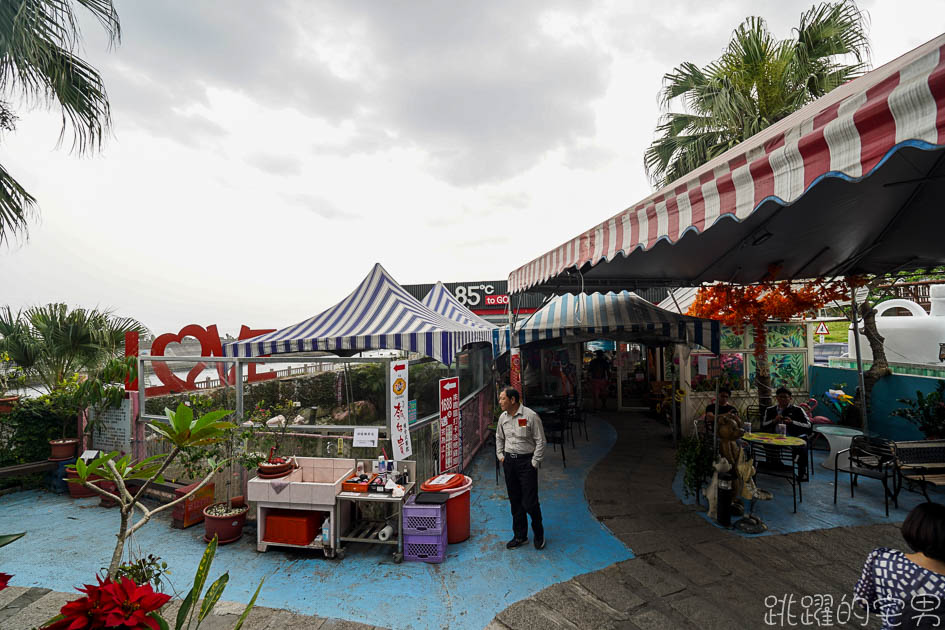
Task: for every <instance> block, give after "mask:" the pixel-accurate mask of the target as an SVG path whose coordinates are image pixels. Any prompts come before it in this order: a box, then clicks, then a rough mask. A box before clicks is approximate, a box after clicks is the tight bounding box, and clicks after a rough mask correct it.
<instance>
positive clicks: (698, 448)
mask: <svg viewBox="0 0 945 630" xmlns="http://www.w3.org/2000/svg"><path fill="white" fill-rule="evenodd" d="M713 459H714V458H713V454H712V445H711V444H710V443H709V442H708V441H707V440H703V439H702V438H701V437H699V436H698V435H696V434H692V435H690V436H688V437H684V438H683V439H682V440H680V441H679V446H678V447H677V449H676V468H679V467H682V469H683V492H685V494H686V496H687V497H688V496H690V495H693V494H694V495H696V500H697V501H698V500H699V490H701V489H702V486H703V484H704V483H705V481H706V479H708V478H709V477H710V476H711V475H712V460H713Z"/></svg>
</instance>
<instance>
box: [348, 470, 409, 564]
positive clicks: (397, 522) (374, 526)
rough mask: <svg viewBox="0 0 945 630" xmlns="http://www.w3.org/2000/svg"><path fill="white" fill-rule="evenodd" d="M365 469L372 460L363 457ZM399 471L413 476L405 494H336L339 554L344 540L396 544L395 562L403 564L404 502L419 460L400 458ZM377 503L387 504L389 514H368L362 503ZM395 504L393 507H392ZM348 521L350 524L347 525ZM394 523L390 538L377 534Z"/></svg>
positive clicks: (405, 488)
mask: <svg viewBox="0 0 945 630" xmlns="http://www.w3.org/2000/svg"><path fill="white" fill-rule="evenodd" d="M362 461H363V463H364V469H365V470H370V469H371V468H370V467H371V465H372V463H373V462H372V460H362ZM397 468H398V470H399V471H401V472H402V471H403V470H406V471H407V475H408V477H409V479H410V480H411V481H410V482H408V483H407V484H406V485H405V486H404V496H402V497H392V496H391V495H390V493H378V492H344V491H342V492H339V493H338V495H337V496H336V497H335V513H336V514H337V515H338V516H339V518H338V519H337V522H338V524H339V526H340V529H339V530H338V531H339V535H338V536H337V537H336V538H337V540H338V544H339V548H338V553H339V556H342V557H343V555H344V548H343V547H340V545H341V544H342V543H346V542H349V543H367V544H373V545H392V546H395V547H396V548H397V550H396V551H395V552H394V554H393V557H394V562H395V563H396V564H400V563H401V562H403V559H404V536H403V512H404V503H405V502H406V501H407V497H409V496H410V495H411V494H412V493H413V490H414V487H415V486H416V481H415V479H416V475H417V464H416V462H410V461H400V462H397ZM367 503H374V504H383V505H385V506H386V507H385V512H388V511H389V512H391V513H390V514H386V515H385V516H384V517H382V518H376V517H368V516H366V515H365V514H364V511H363V509H362V507H363V506H364V504H367ZM391 508H392V509H391ZM346 523H347V524H348V526H347V528H345V527H344V525H345V524H346ZM387 525H391V526H392V528H393V530H394V532H393V534H392V535H391V537H390V538H389V539H387V540H381V539H380V538H378V535H379V534H380V532H381V530H382V529H384V527H385V526H387Z"/></svg>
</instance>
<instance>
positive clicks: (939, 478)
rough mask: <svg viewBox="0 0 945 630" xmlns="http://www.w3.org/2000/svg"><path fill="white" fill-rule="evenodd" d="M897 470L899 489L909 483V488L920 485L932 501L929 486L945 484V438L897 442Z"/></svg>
mask: <svg viewBox="0 0 945 630" xmlns="http://www.w3.org/2000/svg"><path fill="white" fill-rule="evenodd" d="M896 470H897V472H898V474H899V490H901V489H902V487H903V484H905V483H908V484H909V486H910V487H909V490H913V488H915V487H918V488H919V489H920V490H921V492H922V494H923V496H925V500H926V501H931V499H930V498H929V492H928V486H930V485H931V486H937V487H943V486H945V440H916V441H910V442H896ZM897 494H898V490H897Z"/></svg>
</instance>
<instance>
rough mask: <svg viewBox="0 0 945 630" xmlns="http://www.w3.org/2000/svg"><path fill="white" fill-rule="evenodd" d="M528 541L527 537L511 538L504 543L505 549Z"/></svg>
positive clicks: (513, 547)
mask: <svg viewBox="0 0 945 630" xmlns="http://www.w3.org/2000/svg"><path fill="white" fill-rule="evenodd" d="M527 542H528V539H527V538H513V539H512V540H510V541H509V542H507V543H505V548H506V549H515V548H516V547H521V546H522V545H524V544H525V543H527Z"/></svg>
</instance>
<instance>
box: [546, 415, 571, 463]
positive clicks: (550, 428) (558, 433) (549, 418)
mask: <svg viewBox="0 0 945 630" xmlns="http://www.w3.org/2000/svg"><path fill="white" fill-rule="evenodd" d="M541 423H542V426H543V427H544V429H545V441H546V442H547V443H548V444H551V447H552V448H553V449H554V450H555V451H557V450H558V445H559V444H560V445H561V463H562V464H563V465H564V467H565V468H567V467H568V460H567V457H566V456H565V454H564V446H565V435H566V434H567V432H568V419H567V417H566V416H565V415H563V414H562V413H561V412H558V413H546V414H545V415H544V416H542V419H541ZM571 439H572V441H573V440H574V435H573V434H572V435H571Z"/></svg>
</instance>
